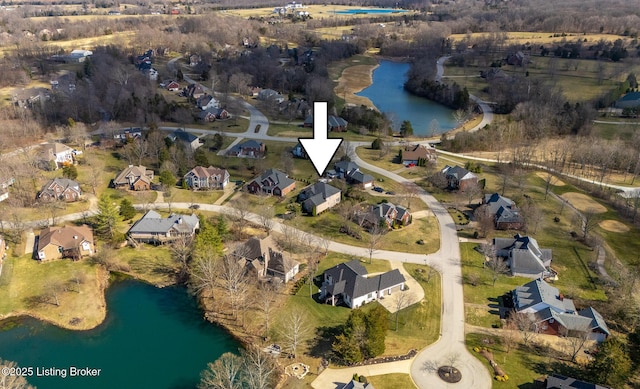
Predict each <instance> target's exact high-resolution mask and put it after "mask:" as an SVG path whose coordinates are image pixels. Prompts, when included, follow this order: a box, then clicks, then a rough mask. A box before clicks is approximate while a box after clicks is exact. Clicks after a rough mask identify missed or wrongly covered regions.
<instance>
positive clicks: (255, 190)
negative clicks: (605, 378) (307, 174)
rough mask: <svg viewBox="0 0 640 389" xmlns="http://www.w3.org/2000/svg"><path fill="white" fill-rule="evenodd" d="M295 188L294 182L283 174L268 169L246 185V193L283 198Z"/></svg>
mask: <svg viewBox="0 0 640 389" xmlns="http://www.w3.org/2000/svg"><path fill="white" fill-rule="evenodd" d="M295 188H296V182H295V181H294V180H292V179H291V178H289V176H287V175H286V174H285V173H284V172H281V171H280V170H276V169H269V170H266V171H265V172H264V173H262V174H261V175H260V176H258V177H256V178H254V179H253V181H251V182H250V183H249V184H247V191H249V193H252V194H266V195H273V196H280V197H284V196H286V195H287V193H289V192H291V191H292V190H294V189H295Z"/></svg>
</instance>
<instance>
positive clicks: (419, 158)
mask: <svg viewBox="0 0 640 389" xmlns="http://www.w3.org/2000/svg"><path fill="white" fill-rule="evenodd" d="M436 159H437V154H436V149H434V148H433V147H432V146H430V145H426V146H425V145H421V144H417V145H408V146H405V147H404V150H403V151H402V164H403V165H404V166H409V165H414V166H419V165H420V166H421V165H423V164H424V163H427V162H435V161H436ZM423 162H424V163H423Z"/></svg>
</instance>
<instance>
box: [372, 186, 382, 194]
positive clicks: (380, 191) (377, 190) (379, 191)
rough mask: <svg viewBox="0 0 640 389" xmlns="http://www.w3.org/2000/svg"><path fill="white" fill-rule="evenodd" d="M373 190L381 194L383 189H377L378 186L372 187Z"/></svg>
mask: <svg viewBox="0 0 640 389" xmlns="http://www.w3.org/2000/svg"><path fill="white" fill-rule="evenodd" d="M373 190H375V191H376V192H378V193H382V192H384V189H382V188H381V187H379V186H374V187H373Z"/></svg>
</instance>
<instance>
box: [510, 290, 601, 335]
mask: <svg viewBox="0 0 640 389" xmlns="http://www.w3.org/2000/svg"><path fill="white" fill-rule="evenodd" d="M511 296H512V298H513V305H514V309H515V311H516V312H518V313H524V314H527V315H528V316H529V317H530V318H531V320H533V322H534V323H535V329H536V332H539V333H543V334H549V335H562V336H571V335H572V334H576V333H584V332H588V336H589V339H592V340H596V341H599V342H601V341H604V340H605V339H606V337H607V336H608V335H609V328H608V327H607V324H606V323H605V321H604V318H603V317H602V315H600V313H598V312H597V311H596V310H595V309H593V308H591V307H589V308H586V309H583V310H581V311H577V310H576V306H575V305H574V303H573V300H571V299H569V298H566V297H564V295H563V294H562V293H560V291H559V290H558V288H555V287H553V286H551V285H549V284H548V283H547V282H545V281H544V280H543V279H536V280H533V281H531V282H529V283H526V284H524V285H522V286H519V287H517V288H516V289H514V290H513V291H511Z"/></svg>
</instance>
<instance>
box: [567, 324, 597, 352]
mask: <svg viewBox="0 0 640 389" xmlns="http://www.w3.org/2000/svg"><path fill="white" fill-rule="evenodd" d="M590 332H591V329H590V328H589V324H588V323H587V324H582V325H580V326H578V328H576V329H574V330H571V331H569V330H565V331H563V335H564V336H565V337H566V338H565V340H566V343H565V350H566V352H567V354H568V355H569V357H570V358H571V362H575V361H576V357H577V356H578V354H580V351H582V350H583V349H584V346H585V344H586V343H587V342H588V341H589V333H590Z"/></svg>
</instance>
